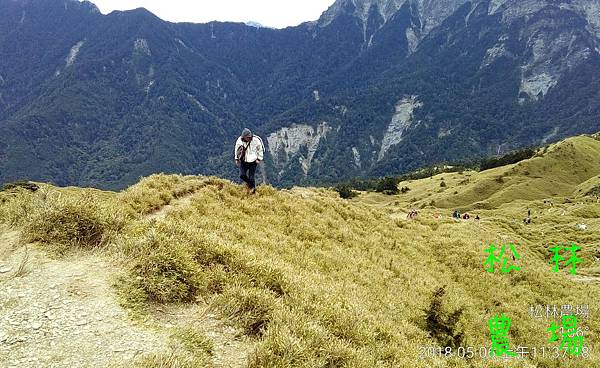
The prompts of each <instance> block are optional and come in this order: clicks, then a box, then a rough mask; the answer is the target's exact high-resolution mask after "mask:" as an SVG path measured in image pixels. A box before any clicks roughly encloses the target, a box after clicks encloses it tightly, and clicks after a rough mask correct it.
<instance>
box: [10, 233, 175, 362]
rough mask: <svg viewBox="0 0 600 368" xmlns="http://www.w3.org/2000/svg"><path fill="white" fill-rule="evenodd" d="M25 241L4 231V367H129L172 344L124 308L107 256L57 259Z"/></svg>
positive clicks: (75, 256) (164, 336)
mask: <svg viewBox="0 0 600 368" xmlns="http://www.w3.org/2000/svg"><path fill="white" fill-rule="evenodd" d="M17 241H18V234H17V233H16V232H8V233H4V234H1V233H0V254H2V255H3V257H2V259H0V264H1V265H2V266H3V267H4V270H8V272H3V273H1V274H0V366H2V367H19V368H21V367H107V366H109V365H110V366H114V367H127V366H131V363H132V361H133V360H134V359H135V358H136V357H137V356H138V355H140V354H146V353H151V352H160V351H163V350H165V349H166V348H167V342H168V337H167V335H166V334H164V333H157V332H156V331H152V330H149V329H147V328H144V327H143V326H140V325H136V324H134V323H133V322H131V321H130V319H129V318H128V316H127V312H126V311H125V310H124V309H123V308H121V307H120V306H119V304H118V302H117V299H116V296H115V293H114V290H113V289H112V288H111V287H110V282H109V276H110V274H111V273H112V271H113V268H112V267H111V265H110V264H109V263H108V262H107V261H106V260H104V259H103V258H101V257H99V256H94V255H90V254H86V255H73V256H70V257H68V259H61V260H54V259H50V258H49V257H48V256H47V255H45V253H44V252H43V251H42V250H40V249H38V248H36V247H32V246H27V247H25V246H17V244H18V243H17ZM26 254H27V255H26ZM23 260H26V262H25V263H24V265H23ZM21 265H23V267H20V266H21ZM19 271H20V272H19Z"/></svg>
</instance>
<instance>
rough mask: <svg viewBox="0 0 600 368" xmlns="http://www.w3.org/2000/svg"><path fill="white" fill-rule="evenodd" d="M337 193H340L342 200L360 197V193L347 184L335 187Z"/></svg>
mask: <svg viewBox="0 0 600 368" xmlns="http://www.w3.org/2000/svg"><path fill="white" fill-rule="evenodd" d="M335 191H336V192H338V194H339V195H340V198H344V199H351V198H354V197H357V196H358V192H355V191H354V190H352V188H350V186H349V185H347V184H343V185H338V186H337V187H335Z"/></svg>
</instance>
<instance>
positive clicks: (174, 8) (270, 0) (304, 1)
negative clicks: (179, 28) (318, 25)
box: [91, 0, 334, 28]
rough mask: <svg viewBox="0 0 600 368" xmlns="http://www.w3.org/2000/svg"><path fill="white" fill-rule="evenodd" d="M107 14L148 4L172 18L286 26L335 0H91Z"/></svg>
mask: <svg viewBox="0 0 600 368" xmlns="http://www.w3.org/2000/svg"><path fill="white" fill-rule="evenodd" d="M91 1H92V2H93V3H94V4H96V5H97V6H98V8H100V11H101V12H102V13H104V14H107V13H110V12H111V11H113V10H129V9H135V8H141V7H143V8H146V9H148V10H149V11H151V12H152V13H154V14H156V15H157V16H158V17H160V18H162V19H164V20H168V21H171V22H193V23H206V22H210V21H213V20H218V21H231V22H248V21H255V22H258V23H261V24H263V25H265V26H269V27H275V28H283V27H287V26H295V25H298V24H300V23H302V22H306V21H310V20H316V19H318V18H319V16H320V15H321V13H323V12H324V11H325V10H326V9H327V8H328V7H329V6H330V5H331V4H333V2H334V0H170V1H165V0H91Z"/></svg>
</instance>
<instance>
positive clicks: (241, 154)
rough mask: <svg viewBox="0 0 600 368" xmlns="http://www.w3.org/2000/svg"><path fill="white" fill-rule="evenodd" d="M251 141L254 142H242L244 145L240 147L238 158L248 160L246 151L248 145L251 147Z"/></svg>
mask: <svg viewBox="0 0 600 368" xmlns="http://www.w3.org/2000/svg"><path fill="white" fill-rule="evenodd" d="M250 143H252V141H250V142H248V144H246V145H245V144H244V143H243V142H242V145H241V146H239V147H238V150H237V157H238V160H240V161H243V162H246V151H248V147H250Z"/></svg>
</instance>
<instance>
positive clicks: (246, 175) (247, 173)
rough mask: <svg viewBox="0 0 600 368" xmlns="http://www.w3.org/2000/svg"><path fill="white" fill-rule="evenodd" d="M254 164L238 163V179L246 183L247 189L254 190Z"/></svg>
mask: <svg viewBox="0 0 600 368" xmlns="http://www.w3.org/2000/svg"><path fill="white" fill-rule="evenodd" d="M256 165H257V164H256V162H244V161H242V162H241V163H240V179H242V180H243V181H245V182H246V185H248V188H250V189H254V188H255V187H256V181H255V180H254V173H255V172H256Z"/></svg>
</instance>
